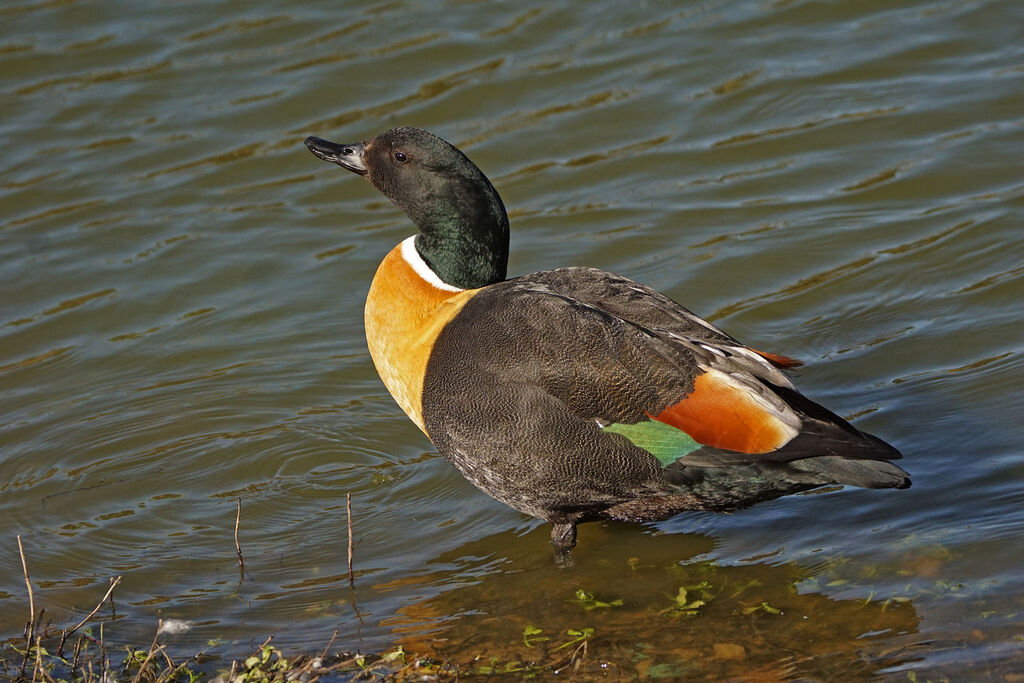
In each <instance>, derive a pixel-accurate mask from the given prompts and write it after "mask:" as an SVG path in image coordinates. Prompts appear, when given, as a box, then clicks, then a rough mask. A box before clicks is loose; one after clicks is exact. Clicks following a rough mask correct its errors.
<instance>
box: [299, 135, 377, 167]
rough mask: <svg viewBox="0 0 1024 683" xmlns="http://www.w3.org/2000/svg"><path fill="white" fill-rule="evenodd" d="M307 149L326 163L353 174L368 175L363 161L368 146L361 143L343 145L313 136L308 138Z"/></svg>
mask: <svg viewBox="0 0 1024 683" xmlns="http://www.w3.org/2000/svg"><path fill="white" fill-rule="evenodd" d="M306 147H308V148H309V151H310V152H312V153H313V154H315V155H316V156H318V157H320V158H321V159H323V160H324V161H330V162H331V163H334V164H338V166H341V167H342V168H347V169H348V170H350V171H352V172H353V173H358V174H359V175H366V171H367V169H366V163H365V162H364V161H363V153H364V152H365V151H366V145H364V144H363V143H361V142H355V143H348V144H342V143H337V142H331V141H330V140H324V139H322V138H314V137H312V136H311V137H308V138H306Z"/></svg>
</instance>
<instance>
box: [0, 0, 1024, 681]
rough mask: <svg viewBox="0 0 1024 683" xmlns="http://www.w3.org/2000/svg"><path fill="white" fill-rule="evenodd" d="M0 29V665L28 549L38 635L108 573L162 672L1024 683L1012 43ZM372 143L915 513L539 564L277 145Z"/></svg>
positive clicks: (678, 16)
mask: <svg viewBox="0 0 1024 683" xmlns="http://www.w3.org/2000/svg"><path fill="white" fill-rule="evenodd" d="M0 25H2V26H3V28H2V29H0V66H2V68H0V91H2V95H3V102H4V104H3V113H2V115H0V139H2V145H3V159H4V163H3V165H2V169H0V195H2V198H3V199H2V207H3V209H2V213H0V288H2V296H0V397H2V405H0V449H2V451H0V511H2V514H0V547H2V548H3V552H2V553H0V638H3V639H6V640H7V642H8V643H9V644H16V643H17V642H19V639H20V636H21V630H22V627H23V625H24V623H25V621H26V619H27V616H28V600H27V595H26V589H25V584H24V579H23V577H22V569H21V562H20V559H19V557H18V552H17V544H16V540H15V536H16V535H17V534H21V536H22V542H23V544H24V548H25V556H26V560H27V564H28V567H29V572H30V574H31V579H32V585H33V588H34V594H35V595H34V597H35V603H36V607H37V609H39V608H40V607H45V609H46V610H47V614H48V615H50V616H51V617H52V618H53V620H54V623H55V624H57V625H63V626H67V625H70V624H72V623H74V622H77V621H78V620H79V619H81V618H82V617H83V616H85V614H87V613H88V611H89V610H90V609H91V608H92V607H93V606H94V605H95V604H96V603H97V602H98V600H99V598H100V597H101V596H102V595H103V593H104V591H105V590H106V589H107V586H108V585H109V581H110V577H112V576H122V577H123V579H122V582H121V584H120V585H119V586H118V587H117V588H116V590H115V601H116V606H117V612H116V614H117V617H116V619H114V618H111V615H110V612H109V609H108V608H104V610H103V611H101V613H100V617H102V618H103V619H105V620H106V623H105V625H104V628H105V637H106V638H107V640H108V641H110V642H114V643H135V644H139V643H143V642H144V643H148V642H149V640H150V639H151V638H152V633H153V631H154V629H155V627H156V623H157V620H158V619H159V618H163V619H170V618H175V619H181V620H185V621H188V622H191V624H192V627H191V629H190V630H188V631H186V632H184V633H180V634H173V635H166V636H163V637H162V638H163V641H162V642H166V643H167V644H168V646H169V647H170V648H171V649H172V650H174V651H176V652H185V653H187V652H190V651H195V650H196V649H200V648H203V647H206V646H207V645H206V644H207V641H210V640H213V639H219V640H220V644H219V645H217V646H216V647H215V648H214V649H213V650H211V652H212V653H213V654H216V655H219V656H221V657H225V658H226V657H232V656H239V655H245V654H246V653H248V652H249V651H251V649H252V648H253V647H254V645H257V644H259V643H260V642H262V641H263V640H264V639H265V638H266V636H268V635H270V634H276V635H275V642H276V644H277V645H278V646H279V647H281V648H282V649H284V650H285V651H292V652H312V651H317V652H318V651H320V650H321V649H322V648H323V647H324V646H325V645H326V643H327V641H328V640H329V639H330V637H331V635H332V633H333V632H334V631H335V630H337V631H338V636H337V639H336V641H335V645H336V646H341V647H345V648H349V649H355V648H360V649H362V650H364V651H381V650H384V649H388V648H393V647H395V646H396V645H397V644H402V645H403V646H404V648H405V651H406V652H409V653H418V654H431V655H434V656H440V657H444V658H449V659H452V660H455V661H457V662H461V663H463V666H465V667H471V666H472V665H471V664H469V662H470V660H472V659H473V658H474V657H476V656H480V657H482V659H481V660H480V661H490V658H492V657H494V658H496V660H495V662H496V663H495V666H498V667H503V666H506V665H507V663H508V662H510V661H533V662H538V663H540V664H542V665H544V666H547V665H554V664H557V663H558V662H560V661H563V660H567V659H568V657H569V655H570V654H571V653H572V652H574V651H576V649H577V646H576V645H573V646H571V647H564V648H562V649H559V647H560V646H562V644H563V643H566V642H569V641H571V640H572V639H573V636H570V635H568V634H567V631H568V630H570V629H572V630H575V631H578V632H582V629H585V628H592V629H593V635H592V636H591V638H590V639H589V641H588V643H587V650H586V653H585V658H584V660H583V664H582V666H583V667H584V670H585V671H588V672H590V673H597V672H601V671H604V672H607V673H610V674H611V675H621V676H625V677H631V676H635V675H638V674H639V675H647V676H656V675H660V676H669V677H679V676H694V677H699V676H713V677H724V676H760V677H763V678H766V679H771V678H795V677H800V676H811V677H818V678H822V679H834V678H836V677H837V676H839V675H840V674H841V675H843V676H847V677H864V676H869V675H872V674H881V675H886V676H890V677H892V678H894V679H905V678H906V677H907V676H908V675H910V674H912V675H914V676H918V675H920V676H925V675H931V676H933V677H934V676H935V675H949V676H960V675H964V674H969V675H970V676H971V677H973V678H992V679H996V680H1004V677H1007V676H1010V677H1011V678H1007V679H1006V680H1011V679H1012V680H1018V679H1017V678H1012V676H1014V675H1017V676H1019V675H1020V674H1022V673H1024V664H1022V661H1024V573H1022V571H1021V568H1022V567H1024V544H1022V542H1021V538H1022V535H1024V515H1022V504H1024V494H1022V487H1024V457H1022V450H1021V446H1020V444H1021V440H1022V438H1024V430H1022V428H1021V422H1022V420H1021V418H1022V416H1024V400H1022V392H1021V389H1020V386H1021V377H1022V366H1024V362H1022V354H1021V349H1022V339H1024V325H1022V322H1021V317H1022V310H1024V309H1022V306H1021V300H1022V298H1024V285H1022V276H1024V267H1022V265H1021V264H1022V263H1024V239H1022V232H1021V230H1022V223H1021V209H1022V205H1024V203H1022V195H1024V178H1022V174H1021V158H1022V157H1024V144H1022V143H1024V129H1022V128H1024V126H1022V124H1024V41H1022V40H1021V36H1022V33H1021V31H1022V28H1021V27H1022V26H1024V4H1021V3H1019V2H1014V1H1013V0H979V1H977V2H963V1H957V2H951V1H945V0H926V1H920V2H903V3H894V2H873V1H872V2H862V1H854V0H837V1H835V2H812V1H810V0H808V1H804V0H791V1H786V0H779V1H777V2H718V1H714V0H712V1H708V2H701V3H687V4H685V5H684V6H682V7H680V6H679V5H677V4H676V3H665V2H654V1H651V2H645V3H615V2H592V3H575V4H573V5H571V6H565V5H558V4H554V5H552V4H551V3H540V2H518V3H473V2H450V3H447V4H445V3H431V2H420V3H412V2H410V3H406V2H385V3H362V2H360V3H356V2H347V3H339V2H327V1H320V2H305V3H288V4H286V3H270V2H260V1H256V2H237V1H235V2H221V3H212V2H194V1H193V2H161V1H158V0H142V1H135V2H117V1H115V0H94V1H85V0H77V1H76V0H68V1H43V2H32V1H27V2H21V1H19V0H13V1H11V2H7V3H5V4H3V5H2V6H0ZM398 124H410V125H418V126H422V127H426V128H429V129H431V130H433V131H435V132H436V133H438V134H439V135H441V136H443V137H445V138H447V139H449V140H451V141H452V142H454V143H455V144H457V145H459V146H461V147H462V148H463V149H465V150H466V151H467V153H468V154H469V155H470V156H471V157H472V158H473V159H474V161H476V162H477V163H478V165H480V166H481V168H483V169H484V171H485V172H486V173H487V174H488V175H489V176H490V177H491V178H492V179H493V181H494V183H495V186H496V187H497V189H498V190H499V192H501V194H502V196H503V198H504V200H505V203H506V205H507V206H508V208H509V211H510V215H511V220H512V229H513V235H512V256H511V263H510V272H511V273H513V274H519V273H524V272H530V271H533V270H538V269H542V268H549V267H555V266H560V265H570V264H575V265H592V266H598V267H601V268H605V269H607V270H611V271H614V272H618V273H622V274H624V275H628V276H630V277H633V278H634V279H637V280H640V281H642V282H645V283H648V284H650V285H652V286H654V287H656V288H658V289H660V290H662V291H664V292H666V293H667V294H669V295H670V296H672V297H674V298H675V299H677V300H679V301H681V302H683V303H684V304H685V305H687V306H688V307H690V308H692V309H694V310H695V311H697V312H699V313H702V314H704V315H706V316H708V317H709V318H711V319H712V320H714V321H715V322H716V323H717V324H719V325H721V326H722V327H724V328H725V329H726V330H728V331H729V332H730V333H732V334H733V335H735V336H737V337H739V338H740V339H743V340H745V341H747V342H748V343H750V344H752V345H756V346H757V347H759V348H765V349H769V350H772V351H775V352H778V353H784V354H788V355H792V356H795V357H798V358H801V359H803V360H805V361H806V362H807V365H806V367H805V368H803V369H801V370H800V372H799V374H798V377H797V379H796V381H797V384H798V385H799V386H800V387H801V389H802V390H803V391H804V392H805V393H807V394H808V395H809V396H811V397H813V398H815V399H817V400H819V401H821V402H823V403H825V404H827V405H829V406H830V407H831V408H833V409H834V410H836V411H837V412H839V413H841V414H843V415H846V416H847V417H849V418H850V419H852V420H854V422H855V423H856V424H857V425H858V426H859V427H861V428H863V429H867V430H869V431H872V432H875V433H877V434H880V435H882V436H883V437H885V438H886V439H887V440H889V441H892V442H893V443H894V444H896V445H897V446H898V447H899V448H900V449H901V450H902V451H903V452H904V454H905V460H904V461H903V463H902V464H903V465H904V467H906V469H908V470H909V471H910V472H911V473H912V474H913V475H914V487H913V488H911V489H909V490H907V491H863V490H843V491H826V492H819V493H815V494H812V495H802V496H794V497H790V498H787V499H783V500H778V501H774V502H771V503H766V504H762V505H760V506H758V507H755V508H753V509H750V510H745V511H742V512H739V513H736V514H733V515H712V514H690V515H682V516H679V517H676V518H674V519H671V520H669V521H666V522H663V523H660V524H652V525H628V524H589V525H584V526H582V527H581V529H580V544H579V546H578V548H577V551H576V553H575V566H573V567H571V568H563V569H559V568H557V567H555V566H554V564H553V563H552V560H551V552H550V548H549V546H548V543H547V535H548V529H547V527H546V526H545V525H543V524H540V523H539V522H537V521H535V520H532V519H529V518H526V517H523V516H521V515H519V514H518V513H516V512H514V511H513V510H511V509H509V508H506V507H504V506H502V505H500V504H498V503H496V502H494V501H492V500H491V499H489V498H487V497H486V496H484V495H483V494H481V493H479V492H477V491H476V490H475V489H474V488H472V487H471V486H470V485H469V484H468V483H466V482H465V481H464V480H463V479H462V478H461V476H459V474H458V473H457V472H456V471H455V470H454V469H453V468H452V467H451V466H450V465H448V463H447V462H446V461H445V460H444V459H443V458H442V457H440V456H439V455H438V454H437V453H436V452H435V451H434V449H433V447H432V446H431V445H430V443H429V442H427V441H426V440H425V438H424V437H423V436H422V435H421V434H420V432H419V431H418V430H417V429H416V428H415V426H414V425H413V424H412V423H410V422H409V421H408V420H407V419H406V418H405V416H404V415H403V414H402V413H401V411H400V409H399V408H398V407H397V406H396V405H395V404H394V403H393V401H392V400H391V398H390V397H389V396H388V395H387V393H386V391H385V390H384V388H383V386H382V385H381V383H380V381H379V380H378V379H377V376H376V373H375V372H374V370H373V367H372V365H371V363H370V359H369V356H368V355H367V352H366V349H365V344H364V340H363V330H362V303H363V298H364V296H365V293H366V290H367V288H368V286H369V281H370V278H371V276H372V274H373V271H374V269H375V267H376V265H377V263H378V262H379V260H380V259H381V258H382V257H383V255H384V254H385V253H386V252H387V251H388V250H389V249H390V248H391V247H392V246H393V245H394V244H396V243H397V242H399V241H400V240H401V239H403V238H404V237H406V236H407V235H408V234H410V233H411V227H410V225H409V224H408V222H407V220H406V219H405V217H404V215H402V214H401V213H400V212H398V211H397V210H396V209H395V208H393V207H392V206H391V205H390V204H388V203H387V202H386V200H384V199H383V197H381V196H380V195H379V194H377V193H376V192H375V191H374V190H373V189H372V188H371V187H370V186H368V185H367V184H366V183H365V182H363V181H361V180H359V179H358V178H356V177H354V176H352V175H351V174H346V173H344V172H343V171H341V170H340V169H338V168H336V167H333V166H329V165H327V164H324V163H323V162H320V161H319V160H317V159H315V158H314V157H312V156H311V155H310V154H309V153H308V152H307V151H306V149H305V148H304V147H303V146H302V139H303V138H304V137H305V136H306V135H310V134H313V135H319V136H322V137H326V138H330V139H335V140H340V141H356V140H362V139H366V138H369V137H371V136H373V135H374V134H376V133H378V132H380V131H381V130H384V129H386V128H388V127H391V126H393V125H398ZM581 352H585V350H581ZM347 492H350V493H351V494H352V508H353V525H354V533H355V538H356V541H357V545H356V548H355V570H356V572H355V586H354V589H350V587H349V582H348V577H347V566H346V513H345V494H346V493H347ZM239 500H240V501H241V518H240V524H239V541H240V543H241V547H242V550H243V554H244V557H245V561H246V572H247V574H246V577H245V579H244V581H242V583H241V585H239V572H238V568H237V566H236V565H237V562H236V556H235V547H234V527H235V517H236V506H237V504H238V502H237V501H239ZM680 588H683V589H684V591H686V593H685V596H686V597H685V599H684V600H683V601H682V602H680V601H679V600H677V598H679V597H680V593H679V591H680ZM579 590H582V591H584V593H583V594H580V595H582V598H581V597H579V596H578V595H577V591H579ZM588 596H591V597H588ZM619 600H621V604H616V603H617V601H619ZM694 600H702V601H703V602H704V603H705V604H704V606H702V607H700V608H699V609H695V610H690V611H687V610H685V609H682V608H681V607H680V606H681V605H685V604H689V603H692V602H693V601H694ZM598 602H601V603H606V604H609V605H611V606H608V607H601V606H599V605H598V604H597V603H598ZM100 617H98V618H100ZM527 626H533V627H535V628H538V629H540V630H541V632H542V633H541V634H540V636H542V637H535V638H533V639H529V638H527V639H525V640H524V637H523V632H524V628H526V627H527ZM543 638H548V640H544V639H543ZM10 652H11V650H9V649H7V650H5V654H4V655H3V656H7V654H10ZM467 670H468V669H467ZM908 672H909V673H908ZM919 680H920V678H919Z"/></svg>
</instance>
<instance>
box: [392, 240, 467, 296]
mask: <svg viewBox="0 0 1024 683" xmlns="http://www.w3.org/2000/svg"><path fill="white" fill-rule="evenodd" d="M402 258H403V259H405V262H406V263H408V264H409V265H410V266H411V267H412V269H413V270H414V271H416V274H417V275H419V276H420V277H421V278H423V280H424V281H426V282H427V283H428V284H430V285H431V286H432V287H436V288H437V289H442V290H444V291H446V292H462V291H465V290H464V289H462V288H461V287H455V286H454V285H450V284H448V283H447V282H445V281H444V280H442V279H441V278H440V277H438V276H437V273H435V272H434V271H433V270H431V269H430V266H428V265H427V262H426V261H424V260H423V257H422V256H420V252H418V251H416V235H410V236H409V237H407V238H405V239H404V240H402Z"/></svg>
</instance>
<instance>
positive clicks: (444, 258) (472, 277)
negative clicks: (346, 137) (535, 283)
mask: <svg viewBox="0 0 1024 683" xmlns="http://www.w3.org/2000/svg"><path fill="white" fill-rule="evenodd" d="M306 147H308V148H309V151H311V152H312V153H313V154H315V155H316V156H318V157H320V158H321V159H323V160H324V161H330V162H333V163H336V164H338V165H339V166H341V167H342V168H346V169H348V170H350V171H352V172H353V173H358V174H359V175H361V176H363V177H364V178H366V179H367V180H369V181H370V183H371V184H372V185H373V186H374V187H376V188H377V189H378V190H380V191H381V192H382V193H383V194H384V196H385V197H387V198H388V199H390V200H391V201H392V202H393V203H394V204H395V205H396V206H397V207H398V208H400V209H401V210H402V211H404V212H405V214H406V215H407V216H408V217H409V219H410V220H412V222H413V223H414V224H415V225H416V227H417V229H418V230H419V234H418V235H417V236H416V240H415V244H416V250H417V251H418V252H419V254H420V256H421V257H422V258H423V260H424V261H425V262H426V264H427V265H428V266H429V267H430V268H431V269H432V270H433V271H434V272H435V273H436V274H437V276H438V277H440V278H441V279H442V280H443V281H445V282H447V283H448V284H450V285H453V286H455V287H460V288H463V289H474V288H477V287H484V286H486V285H489V284H493V283H495V282H500V281H501V280H504V279H505V272H506V266H507V264H508V215H507V214H506V213H505V206H504V205H503V204H502V202H501V197H499V196H498V192H497V191H496V190H495V189H494V186H493V185H491V182H490V181H489V180H488V179H487V176H485V175H484V174H483V172H482V171H481V170H480V169H479V168H477V166H476V164H474V163H473V162H472V161H470V160H469V158H468V157H466V155H465V154H463V153H462V152H461V151H460V150H458V149H457V148H456V147H454V146H453V145H451V144H449V143H448V142H446V141H444V140H442V139H441V138H439V137H437V136H436V135H434V134H432V133H430V132H428V131H425V130H422V129H420V128H393V129H391V130H388V131H385V132H383V133H381V134H380V135H378V136H377V137H375V138H373V139H372V140H367V141H366V142H358V143H351V144H340V143H336V142H330V141H328V140H323V139H321V138H315V137H308V138H306Z"/></svg>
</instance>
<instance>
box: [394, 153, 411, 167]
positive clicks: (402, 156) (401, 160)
mask: <svg viewBox="0 0 1024 683" xmlns="http://www.w3.org/2000/svg"><path fill="white" fill-rule="evenodd" d="M394 156H395V161H397V162H398V163H400V164H404V163H405V162H407V161H409V157H407V156H405V154H403V153H402V152H395V155H394Z"/></svg>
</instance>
